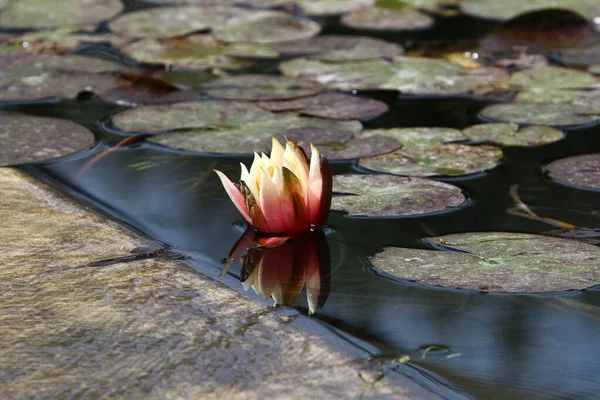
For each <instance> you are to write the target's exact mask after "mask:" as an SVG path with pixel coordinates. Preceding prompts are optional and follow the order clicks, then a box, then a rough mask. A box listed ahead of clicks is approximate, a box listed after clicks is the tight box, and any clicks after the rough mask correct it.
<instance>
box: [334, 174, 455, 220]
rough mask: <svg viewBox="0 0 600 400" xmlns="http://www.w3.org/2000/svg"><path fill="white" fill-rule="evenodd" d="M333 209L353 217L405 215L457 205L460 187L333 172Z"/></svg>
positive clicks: (388, 176)
mask: <svg viewBox="0 0 600 400" xmlns="http://www.w3.org/2000/svg"><path fill="white" fill-rule="evenodd" d="M333 191H334V192H336V193H343V195H336V196H334V197H333V199H332V201H331V209H332V210H344V211H347V212H348V213H349V214H350V215H352V216H369V217H372V216H377V217H383V216H385V217H389V216H406V215H415V214H423V213H431V212H436V211H443V210H446V209H448V208H451V207H459V206H460V205H461V204H463V203H464V201H465V200H466V199H465V197H464V196H463V194H462V192H461V190H460V189H459V188H458V187H456V186H453V185H449V184H447V183H443V182H437V181H432V180H428V179H421V178H407V177H402V176H393V175H336V176H334V177H333Z"/></svg>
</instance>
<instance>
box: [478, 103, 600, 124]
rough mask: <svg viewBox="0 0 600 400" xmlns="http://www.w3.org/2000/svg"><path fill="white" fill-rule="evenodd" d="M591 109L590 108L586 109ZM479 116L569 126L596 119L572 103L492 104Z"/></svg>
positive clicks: (508, 120) (521, 122) (518, 122)
mask: <svg viewBox="0 0 600 400" xmlns="http://www.w3.org/2000/svg"><path fill="white" fill-rule="evenodd" d="M588 111H591V110H588ZM598 112H599V113H600V110H599V111H598ZM480 115H481V117H483V118H484V119H487V120H492V121H503V122H514V123H517V124H531V125H549V126H554V127H569V126H573V125H586V124H590V123H593V122H594V121H595V120H597V118H598V117H597V116H596V117H595V116H594V115H593V114H591V113H589V114H587V113H586V110H585V109H583V108H581V107H578V106H575V105H572V104H549V103H519V104H512V103H508V104H494V105H492V106H488V107H486V108H484V109H483V110H482V111H481V113H480Z"/></svg>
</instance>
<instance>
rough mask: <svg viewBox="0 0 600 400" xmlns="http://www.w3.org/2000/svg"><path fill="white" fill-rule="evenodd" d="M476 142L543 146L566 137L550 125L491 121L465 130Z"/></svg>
mask: <svg viewBox="0 0 600 400" xmlns="http://www.w3.org/2000/svg"><path fill="white" fill-rule="evenodd" d="M463 132H464V134H465V135H466V136H468V138H469V139H471V140H472V141H474V142H480V143H491V144H496V145H499V146H506V147H508V146H513V147H514V146H542V145H544V144H548V143H554V142H557V141H559V140H561V139H563V138H564V137H565V135H564V133H563V132H562V131H559V130H558V129H554V128H551V127H549V126H536V125H534V126H528V127H524V128H520V129H519V126H518V125H517V124H506V123H491V124H478V125H473V126H470V127H468V128H466V129H464V130H463Z"/></svg>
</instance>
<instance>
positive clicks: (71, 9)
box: [0, 0, 123, 28]
mask: <svg viewBox="0 0 600 400" xmlns="http://www.w3.org/2000/svg"><path fill="white" fill-rule="evenodd" d="M122 8H123V4H122V3H121V1H119V0H53V1H47V0H19V1H15V2H11V3H10V4H9V5H8V6H7V7H6V8H5V9H4V10H2V13H0V26H2V27H3V28H49V27H55V26H60V25H78V24H87V23H91V22H98V21H102V20H105V19H108V18H110V17H112V16H113V15H115V14H117V13H118V12H120V11H121V9H122Z"/></svg>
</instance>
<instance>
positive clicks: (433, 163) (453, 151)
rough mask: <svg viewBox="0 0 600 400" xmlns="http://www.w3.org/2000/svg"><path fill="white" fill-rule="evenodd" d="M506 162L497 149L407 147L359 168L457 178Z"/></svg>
mask: <svg viewBox="0 0 600 400" xmlns="http://www.w3.org/2000/svg"><path fill="white" fill-rule="evenodd" d="M501 159H502V150H500V149H499V148H498V147H495V146H466V145H462V144H454V143H449V144H439V145H436V146H429V147H407V148H402V149H400V150H396V151H394V152H391V153H388V154H381V155H378V156H375V157H365V158H361V159H360V160H359V165H360V166H361V167H364V168H368V169H370V170H373V171H380V172H387V173H391V174H397V175H409V176H437V175H441V176H456V175H466V174H472V173H475V172H481V171H485V170H488V169H492V168H494V167H495V166H496V165H498V162H499V161H500V160H501Z"/></svg>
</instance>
